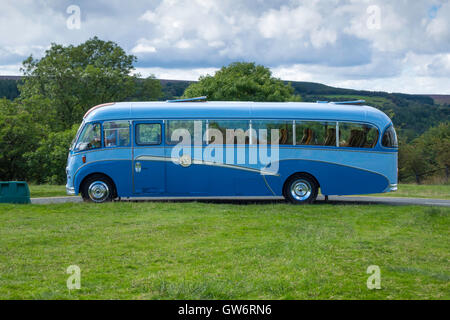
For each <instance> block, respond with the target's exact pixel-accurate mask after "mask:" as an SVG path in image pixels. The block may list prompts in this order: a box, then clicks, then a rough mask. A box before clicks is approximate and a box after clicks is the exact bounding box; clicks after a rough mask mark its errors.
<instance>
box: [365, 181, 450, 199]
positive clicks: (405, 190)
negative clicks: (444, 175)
mask: <svg viewBox="0 0 450 320" xmlns="http://www.w3.org/2000/svg"><path fill="white" fill-rule="evenodd" d="M369 196H377V197H403V198H404V197H406V198H430V199H444V200H450V184H446V185H423V184H421V185H417V184H400V185H399V187H398V190H397V191H395V192H389V193H382V194H371V195H369Z"/></svg>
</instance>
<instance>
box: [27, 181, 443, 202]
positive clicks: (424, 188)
mask: <svg viewBox="0 0 450 320" xmlns="http://www.w3.org/2000/svg"><path fill="white" fill-rule="evenodd" d="M30 192H31V197H32V198H40V197H60V196H66V195H67V194H66V187H65V186H55V185H46V184H44V185H30ZM371 196H380V197H411V198H435V199H447V200H450V184H447V185H415V184H400V185H399V188H398V191H396V192H390V193H383V194H376V195H371Z"/></svg>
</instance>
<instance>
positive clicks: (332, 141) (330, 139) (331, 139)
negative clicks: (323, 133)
mask: <svg viewBox="0 0 450 320" xmlns="http://www.w3.org/2000/svg"><path fill="white" fill-rule="evenodd" d="M325 145H326V146H336V129H335V128H329V129H328V131H327V138H326V139H325Z"/></svg>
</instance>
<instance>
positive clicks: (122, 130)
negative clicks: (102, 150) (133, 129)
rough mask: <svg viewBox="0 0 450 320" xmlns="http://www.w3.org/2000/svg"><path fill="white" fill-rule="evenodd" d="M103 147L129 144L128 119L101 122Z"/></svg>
mask: <svg viewBox="0 0 450 320" xmlns="http://www.w3.org/2000/svg"><path fill="white" fill-rule="evenodd" d="M103 139H104V143H105V147H124V146H129V145H130V124H129V123H128V121H108V122H104V123H103Z"/></svg>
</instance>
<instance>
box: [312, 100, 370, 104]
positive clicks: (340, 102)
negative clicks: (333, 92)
mask: <svg viewBox="0 0 450 320" xmlns="http://www.w3.org/2000/svg"><path fill="white" fill-rule="evenodd" d="M316 103H333V104H363V103H366V100H353V101H316Z"/></svg>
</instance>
